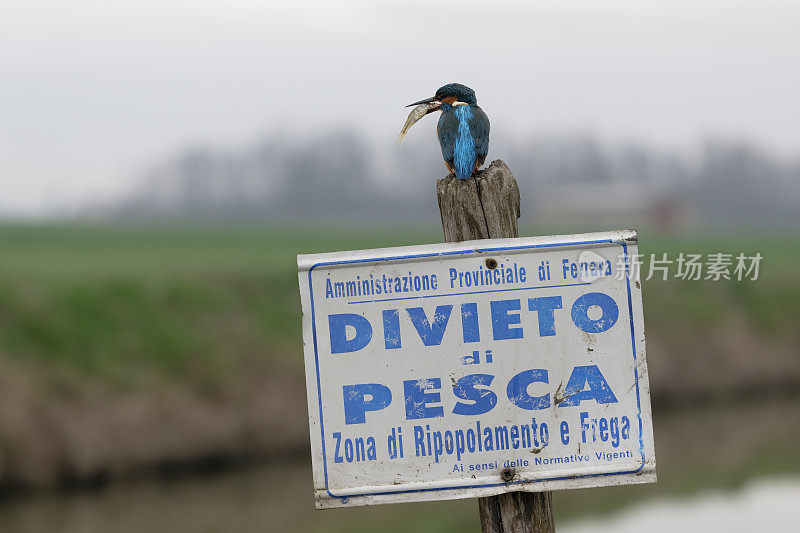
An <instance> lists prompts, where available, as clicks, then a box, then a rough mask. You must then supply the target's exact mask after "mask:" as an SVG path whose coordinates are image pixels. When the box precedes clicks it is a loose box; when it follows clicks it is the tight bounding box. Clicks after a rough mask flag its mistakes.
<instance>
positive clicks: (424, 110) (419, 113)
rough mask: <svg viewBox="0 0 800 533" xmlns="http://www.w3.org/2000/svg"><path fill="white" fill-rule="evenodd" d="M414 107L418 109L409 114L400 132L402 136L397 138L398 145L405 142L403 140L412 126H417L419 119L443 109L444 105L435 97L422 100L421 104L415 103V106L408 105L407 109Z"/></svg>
mask: <svg viewBox="0 0 800 533" xmlns="http://www.w3.org/2000/svg"><path fill="white" fill-rule="evenodd" d="M412 105H413V106H416V107H415V108H414V109H412V110H411V113H409V114H408V118H407V119H406V123H405V124H403V129H402V130H400V135H399V136H398V137H397V142H398V144H399V143H401V142H403V138H405V136H406V133H408V130H410V129H411V126H413V125H414V124H416V122H417V121H418V120H419V119H421V118H422V117H424V116H425V115H427V114H428V113H433V112H434V111H436V110H437V109H439V108H440V107H442V103H441V102H439V101H437V100H436V97H435V96H432V97H430V98H426V99H424V100H420V101H419V102H414V103H413V104H408V105H407V106H406V107H411V106H412Z"/></svg>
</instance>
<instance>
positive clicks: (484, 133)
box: [468, 106, 489, 165]
mask: <svg viewBox="0 0 800 533" xmlns="http://www.w3.org/2000/svg"><path fill="white" fill-rule="evenodd" d="M468 123H469V132H470V134H471V135H472V138H473V139H474V140H475V153H476V154H477V156H478V158H477V159H478V165H482V164H483V162H484V161H485V160H486V154H488V153H489V117H487V116H486V113H484V112H483V109H481V108H480V107H478V106H472V117H470V119H469V122H468Z"/></svg>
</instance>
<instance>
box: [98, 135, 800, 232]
mask: <svg viewBox="0 0 800 533" xmlns="http://www.w3.org/2000/svg"><path fill="white" fill-rule="evenodd" d="M416 133H417V135H416V136H414V135H411V136H410V137H409V138H408V139H407V140H406V144H403V145H401V146H394V145H390V144H389V143H385V142H384V143H382V144H380V145H378V144H376V143H375V142H372V140H371V139H369V138H367V137H366V136H364V135H359V134H357V133H355V132H353V131H350V130H346V129H341V130H330V131H327V132H323V133H319V134H315V135H308V136H305V137H303V136H287V135H282V134H278V133H275V134H272V135H266V136H264V137H262V138H260V139H258V140H256V141H254V142H252V143H250V144H249V145H247V146H242V147H238V148H227V149H226V148H217V147H212V146H196V147H193V148H188V149H185V150H183V151H182V152H180V153H177V154H176V155H174V156H172V157H169V158H167V159H165V160H163V161H161V162H159V163H156V164H154V165H152V166H151V167H150V168H149V169H147V170H146V171H145V172H144V173H143V174H144V175H143V176H142V179H141V180H140V183H141V184H140V187H139V189H138V190H137V191H136V192H135V193H134V194H132V195H130V196H129V197H127V198H125V199H124V200H122V201H120V202H118V203H115V204H113V205H107V206H104V207H103V208H102V209H98V211H99V212H101V213H104V214H112V215H124V216H134V217H135V216H143V215H154V214H155V215H161V216H185V215H192V216H197V215H213V216H222V217H254V216H255V217H260V218H263V217H276V218H281V217H286V216H290V217H302V218H314V219H320V218H326V217H337V218H342V217H346V218H349V219H352V218H354V217H375V216H381V217H393V218H402V217H415V216H417V215H419V214H431V213H435V209H436V204H435V195H434V194H433V182H434V180H435V179H437V178H440V177H443V176H444V173H445V172H444V166H443V164H442V161H441V155H440V153H439V151H438V146H437V143H436V141H435V139H433V138H428V135H425V134H424V133H423V132H416ZM492 143H493V144H492V146H491V147H490V153H489V160H492V159H495V158H502V159H504V160H505V161H506V162H507V163H508V164H509V166H510V167H511V169H512V171H513V172H514V174H515V176H516V177H517V181H518V182H519V185H520V189H521V192H522V198H523V206H524V208H525V209H524V212H523V218H526V219H528V220H531V221H533V222H542V221H552V220H554V219H555V220H566V219H567V218H568V219H569V220H570V221H572V222H573V223H581V222H583V221H585V220H592V221H594V222H598V221H599V220H598V217H599V218H600V220H603V221H606V220H607V221H611V222H614V223H616V224H627V225H633V224H642V223H652V224H653V225H656V226H659V227H663V228H666V229H669V228H672V227H677V228H686V227H691V226H697V225H712V226H716V227H725V226H730V225H735V226H737V227H742V226H747V225H759V226H765V225H766V226H769V225H772V226H787V225H795V224H797V223H798V222H800V209H798V206H800V157H793V158H791V157H784V156H779V155H777V154H774V153H771V152H769V151H767V150H764V149H761V148H759V147H758V146H756V145H754V144H752V143H748V142H745V141H731V140H713V139H712V140H708V141H706V142H704V143H701V144H699V145H698V146H697V147H696V149H695V150H692V151H690V152H678V151H675V152H671V151H668V150H663V149H656V148H653V147H648V146H645V145H641V144H627V145H610V144H608V143H604V142H601V141H600V140H599V139H598V138H596V137H594V136H591V135H583V136H581V135H576V136H568V137H554V136H550V137H535V136H530V137H527V138H516V139H502V138H501V139H496V138H493V141H492ZM379 146H380V147H379ZM487 163H488V161H487Z"/></svg>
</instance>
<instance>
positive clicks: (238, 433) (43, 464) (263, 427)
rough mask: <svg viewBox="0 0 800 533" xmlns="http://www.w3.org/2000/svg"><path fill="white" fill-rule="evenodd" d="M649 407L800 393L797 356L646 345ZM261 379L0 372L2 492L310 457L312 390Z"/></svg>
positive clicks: (733, 346) (737, 332) (716, 346)
mask: <svg viewBox="0 0 800 533" xmlns="http://www.w3.org/2000/svg"><path fill="white" fill-rule="evenodd" d="M647 343H648V362H649V374H650V383H651V390H652V398H653V405H654V407H655V409H656V411H657V412H658V410H659V409H660V408H664V407H670V406H676V405H677V406H681V405H688V404H691V403H692V402H696V401H699V400H708V399H710V398H711V399H718V400H720V401H736V400H737V398H738V397H741V396H743V395H746V396H747V397H752V396H754V395H772V394H775V393H780V394H800V355H798V353H797V351H796V350H793V349H791V348H789V347H785V348H776V347H769V348H765V347H764V345H763V344H762V343H759V342H758V341H756V340H755V339H753V338H752V337H749V336H748V335H746V334H745V333H744V332H743V330H742V329H736V328H733V327H731V328H730V330H728V331H721V330H716V331H714V332H712V333H710V334H709V335H708V337H706V338H704V339H702V340H697V339H695V340H693V341H691V342H688V341H687V342H686V344H685V345H682V344H681V343H679V342H678V341H675V340H674V339H667V338H663V337H661V336H659V335H655V334H654V335H650V336H649V337H648V339H647ZM272 368H273V369H272V370H271V371H269V372H267V371H261V372H253V373H252V374H251V375H249V376H248V377H247V379H245V380H243V381H242V382H241V383H238V384H236V386H235V387H233V388H231V389H230V390H231V391H230V392H228V393H216V394H209V393H202V392H198V391H191V390H186V389H183V388H181V387H179V386H175V385H172V386H163V387H153V388H150V389H141V388H138V389H135V390H130V391H127V392H125V391H123V392H121V391H119V390H111V389H108V388H105V387H103V386H100V385H89V386H86V387H82V388H80V389H79V390H75V389H74V388H72V387H66V388H65V389H64V390H59V389H58V388H57V387H56V388H53V387H52V385H51V386H50V387H48V389H47V390H46V391H44V390H42V386H41V384H40V383H38V382H37V381H36V380H35V379H33V374H30V373H26V372H25V371H23V370H22V369H21V368H19V367H17V366H15V365H12V364H10V363H8V362H4V363H3V364H2V371H0V487H2V488H3V489H5V490H6V491H9V490H11V491H15V490H20V489H27V488H41V487H54V486H69V485H73V484H96V483H103V482H106V481H108V480H112V479H120V478H125V477H129V476H136V475H142V474H152V473H156V474H158V473H164V472H171V471H174V470H181V469H197V468H201V467H203V466H208V465H216V464H226V463H236V462H241V461H248V460H256V459H263V458H270V457H286V456H296V457H299V458H305V457H306V454H307V453H308V451H307V450H308V425H307V412H306V406H305V404H306V400H305V385H304V382H303V378H302V375H301V374H300V371H299V370H298V369H297V368H296V367H282V368H281V369H280V370H277V371H276V370H274V367H272Z"/></svg>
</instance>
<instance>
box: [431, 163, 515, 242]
mask: <svg viewBox="0 0 800 533" xmlns="http://www.w3.org/2000/svg"><path fill="white" fill-rule="evenodd" d="M436 193H437V197H438V199H439V211H440V212H441V215H442V229H443V230H444V238H445V241H447V242H459V241H469V240H474V239H499V238H503V237H517V236H518V228H517V219H519V215H520V197H519V187H517V181H516V180H515V179H514V175H513V174H512V173H511V170H509V168H508V166H507V165H506V164H505V163H504V162H503V161H501V160H500V159H497V160H495V161H492V164H491V165H489V167H488V168H485V169H483V170H480V171H478V172H477V173H476V175H475V176H474V177H472V178H470V179H467V180H459V179H458V178H456V176H455V174H450V175H448V176H447V177H445V178H442V179H440V180H439V181H438V183H437V184H436Z"/></svg>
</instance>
